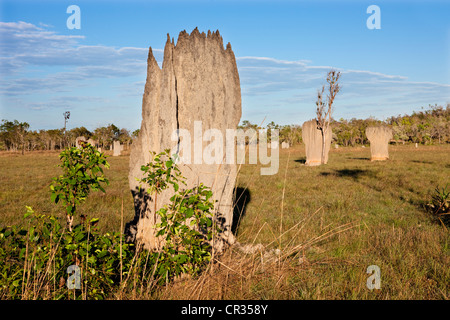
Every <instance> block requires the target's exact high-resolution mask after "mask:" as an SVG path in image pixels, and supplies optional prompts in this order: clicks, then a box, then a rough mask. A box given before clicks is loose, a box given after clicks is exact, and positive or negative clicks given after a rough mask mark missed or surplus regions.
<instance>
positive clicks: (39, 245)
mask: <svg viewBox="0 0 450 320" xmlns="http://www.w3.org/2000/svg"><path fill="white" fill-rule="evenodd" d="M60 159H61V160H62V162H63V163H62V164H61V167H62V168H63V170H64V172H63V175H61V176H60V177H58V178H55V179H54V183H53V184H52V187H51V199H52V201H54V202H55V203H58V202H59V201H61V203H62V204H63V205H64V206H65V207H66V213H67V216H68V217H70V221H69V223H68V224H61V222H60V219H58V218H57V217H54V216H48V215H43V214H38V213H36V212H34V210H33V209H32V208H31V207H26V209H27V211H26V213H25V215H24V223H23V225H22V226H8V227H4V228H2V229H0V299H105V298H109V297H113V296H112V295H113V294H115V295H119V296H120V294H121V293H122V292H129V291H130V290H132V291H134V292H136V291H140V292H141V293H142V292H144V290H145V292H147V293H149V292H151V290H152V289H153V288H155V287H157V286H156V285H158V284H159V285H162V284H164V283H167V282H168V281H170V280H172V279H173V278H175V277H176V276H179V275H181V274H183V273H186V274H190V275H193V276H196V275H198V274H199V273H200V272H201V271H202V270H203V269H204V268H205V267H206V266H207V264H208V263H209V262H210V260H211V252H212V246H211V241H212V239H213V237H214V235H215V233H216V232H218V231H220V230H219V228H218V227H217V226H215V224H214V220H213V208H214V204H213V202H212V201H211V198H212V192H211V190H210V189H209V188H208V187H206V186H204V185H202V184H200V185H199V186H197V187H195V188H192V189H187V190H183V191H181V190H180V189H179V184H185V182H184V178H183V177H182V176H181V174H180V171H179V169H178V168H177V167H176V164H175V162H174V161H173V160H171V159H170V157H169V153H168V151H167V150H166V152H163V153H160V154H158V155H154V158H153V160H152V161H151V162H150V163H149V164H147V165H145V166H142V170H143V171H144V172H145V173H146V175H145V177H144V178H143V179H142V180H141V182H142V183H145V184H146V185H147V186H149V190H150V191H151V192H152V193H153V194H155V195H156V194H158V193H160V192H161V191H162V190H164V189H167V188H168V187H170V186H172V187H173V189H174V190H175V193H174V195H173V196H172V198H171V202H170V203H169V205H166V206H165V207H164V208H161V209H160V210H158V211H157V213H156V214H158V215H159V216H160V218H161V219H160V221H161V222H160V223H159V224H157V225H156V226H155V227H156V228H157V234H158V236H159V237H160V238H161V240H162V241H163V242H164V245H163V248H162V250H160V251H147V250H143V249H142V247H141V246H135V245H134V244H132V243H125V240H124V234H123V233H119V232H112V233H109V232H107V233H105V234H101V233H100V232H99V231H98V229H97V225H98V219H96V218H92V219H89V218H88V217H87V216H86V215H80V217H79V219H80V222H79V223H78V224H76V225H73V221H74V220H73V218H74V213H75V212H76V207H77V206H78V205H80V204H81V203H82V202H83V201H84V200H85V199H86V197H87V196H88V195H89V193H90V191H91V190H101V191H104V189H103V187H102V185H101V184H102V183H107V179H106V178H105V177H104V175H103V170H102V167H101V166H105V167H106V168H108V167H109V164H108V163H107V162H106V159H105V156H104V155H103V154H101V153H99V152H98V151H96V150H95V149H94V148H93V147H92V146H91V145H89V144H86V145H84V147H83V148H82V149H76V148H71V149H66V150H64V151H63V152H61V154H60ZM73 266H76V268H77V269H78V270H79V271H80V274H79V280H80V281H79V287H77V286H75V288H71V286H69V284H70V283H71V280H72V275H71V274H70V273H69V271H70V270H71V268H72V267H73ZM75 283H76V282H75Z"/></svg>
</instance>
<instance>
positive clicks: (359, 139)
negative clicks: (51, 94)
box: [0, 104, 450, 153]
mask: <svg viewBox="0 0 450 320" xmlns="http://www.w3.org/2000/svg"><path fill="white" fill-rule="evenodd" d="M373 125H386V126H389V127H391V128H392V130H393V133H394V139H393V140H394V141H395V142H399V143H419V144H433V143H438V144H441V143H450V104H447V106H446V107H443V106H438V105H434V106H429V107H428V109H426V110H422V111H419V112H413V113H412V114H411V115H403V116H402V115H398V116H392V117H390V118H388V119H386V120H385V121H381V120H377V119H374V118H372V117H371V118H368V119H356V118H353V119H351V120H346V119H342V118H341V119H339V120H336V119H331V121H330V127H331V129H332V132H333V140H332V141H333V143H335V144H338V145H341V146H357V145H364V144H365V145H367V144H369V141H368V140H367V137H366V134H365V131H366V128H367V127H368V126H373ZM29 127H30V125H29V124H28V123H27V122H19V121H17V120H14V121H8V120H2V123H1V125H0V150H3V151H5V150H7V151H21V152H22V153H23V152H24V151H33V150H61V149H63V148H65V147H66V146H75V140H76V138H77V137H79V136H84V137H85V138H86V139H89V138H92V139H93V140H94V141H96V143H97V147H101V148H104V149H107V148H109V147H110V146H111V144H112V143H113V141H115V140H118V141H120V142H121V143H122V144H131V143H132V140H133V138H135V137H137V135H138V134H139V129H138V130H135V131H133V132H131V133H130V131H128V130H127V129H125V128H121V129H120V128H118V127H117V126H115V125H114V124H109V125H108V126H104V127H99V128H96V129H95V130H93V131H89V130H88V129H86V128H85V127H77V128H73V129H71V130H66V131H64V129H50V130H34V131H32V130H29ZM238 128H241V129H244V130H245V129H249V128H252V129H255V130H258V129H267V131H268V138H269V139H270V131H271V130H273V129H277V130H279V139H280V142H288V143H289V144H290V145H291V146H293V145H297V144H300V143H302V128H301V125H298V124H293V125H278V124H276V123H274V122H273V121H272V122H270V123H268V124H267V125H265V126H259V125H257V124H253V123H251V122H250V121H248V120H244V121H242V123H241V124H240V125H239V126H238Z"/></svg>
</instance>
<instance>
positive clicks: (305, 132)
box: [302, 120, 332, 166]
mask: <svg viewBox="0 0 450 320" xmlns="http://www.w3.org/2000/svg"><path fill="white" fill-rule="evenodd" d="M331 137H332V132H331V128H329V129H328V130H327V133H326V137H325V162H324V164H327V163H328V152H329V151H330V146H331ZM302 139H303V142H304V143H305V151H306V162H305V165H307V166H319V165H320V164H321V162H322V131H321V130H320V129H317V121H316V120H310V121H306V122H305V123H303V125H302Z"/></svg>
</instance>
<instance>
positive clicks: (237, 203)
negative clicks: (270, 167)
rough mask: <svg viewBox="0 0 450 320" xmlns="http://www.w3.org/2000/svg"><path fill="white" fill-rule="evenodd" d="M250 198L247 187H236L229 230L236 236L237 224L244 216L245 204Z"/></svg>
mask: <svg viewBox="0 0 450 320" xmlns="http://www.w3.org/2000/svg"><path fill="white" fill-rule="evenodd" d="M250 200H251V194H250V190H248V189H247V188H241V187H236V190H235V192H234V199H233V224H232V225H231V232H232V233H233V234H234V235H235V236H237V234H238V229H239V225H240V223H241V220H242V218H243V217H244V216H245V213H246V210H247V205H248V204H249V202H250Z"/></svg>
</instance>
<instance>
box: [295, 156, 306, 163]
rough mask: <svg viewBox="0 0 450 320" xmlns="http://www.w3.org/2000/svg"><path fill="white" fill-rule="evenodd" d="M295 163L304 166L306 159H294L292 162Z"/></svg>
mask: <svg viewBox="0 0 450 320" xmlns="http://www.w3.org/2000/svg"><path fill="white" fill-rule="evenodd" d="M294 161H295V162H298V163H302V164H305V163H306V157H303V158H300V159H296V160H294Z"/></svg>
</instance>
